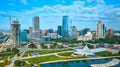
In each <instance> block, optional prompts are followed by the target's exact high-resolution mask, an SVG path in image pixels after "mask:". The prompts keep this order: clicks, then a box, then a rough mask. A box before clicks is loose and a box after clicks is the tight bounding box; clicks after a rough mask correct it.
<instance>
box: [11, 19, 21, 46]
mask: <svg viewBox="0 0 120 67" xmlns="http://www.w3.org/2000/svg"><path fill="white" fill-rule="evenodd" d="M11 31H12V41H13V45H12V47H13V48H15V47H20V24H19V21H18V20H16V21H13V24H11Z"/></svg>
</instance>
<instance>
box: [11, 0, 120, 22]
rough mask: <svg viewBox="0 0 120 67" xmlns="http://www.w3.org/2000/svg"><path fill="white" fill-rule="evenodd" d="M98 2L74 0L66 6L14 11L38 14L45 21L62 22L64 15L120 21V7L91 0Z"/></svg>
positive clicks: (95, 20) (85, 19)
mask: <svg viewBox="0 0 120 67" xmlns="http://www.w3.org/2000/svg"><path fill="white" fill-rule="evenodd" d="M89 2H97V4H95V5H92V6H91V5H90V6H85V5H86V3H85V1H74V3H73V4H71V5H68V6H65V5H61V4H57V5H54V6H47V5H46V6H43V7H34V8H33V9H31V10H24V11H22V12H18V13H17V12H15V11H12V12H11V13H12V14H13V15H14V13H15V14H16V15H19V14H20V13H21V15H25V16H29V15H30V16H31V17H32V16H35V15H38V16H40V17H41V18H42V19H41V21H43V22H49V21H54V22H55V21H56V22H61V19H62V16H63V15H69V16H71V17H72V20H73V22H97V21H99V20H101V21H104V22H106V23H107V22H109V23H115V22H120V18H119V17H120V8H114V5H106V4H105V2H104V0H89Z"/></svg>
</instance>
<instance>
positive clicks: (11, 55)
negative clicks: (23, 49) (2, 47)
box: [0, 52, 16, 60]
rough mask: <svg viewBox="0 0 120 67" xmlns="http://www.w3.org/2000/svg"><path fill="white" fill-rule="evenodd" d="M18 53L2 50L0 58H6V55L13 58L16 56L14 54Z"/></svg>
mask: <svg viewBox="0 0 120 67" xmlns="http://www.w3.org/2000/svg"><path fill="white" fill-rule="evenodd" d="M15 54H16V53H14V52H0V60H4V58H6V57H8V56H9V57H10V58H12V57H14V55H15Z"/></svg>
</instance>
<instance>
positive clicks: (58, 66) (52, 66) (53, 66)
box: [41, 58, 120, 67]
mask: <svg viewBox="0 0 120 67" xmlns="http://www.w3.org/2000/svg"><path fill="white" fill-rule="evenodd" d="M118 59H120V58H118ZM111 60H112V58H106V59H97V60H79V61H68V62H55V63H48V64H41V67H91V66H90V65H91V64H103V63H107V62H110V61H111ZM113 67H120V64H118V65H116V66H113Z"/></svg>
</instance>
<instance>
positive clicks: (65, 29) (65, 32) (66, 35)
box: [62, 16, 72, 40]
mask: <svg viewBox="0 0 120 67" xmlns="http://www.w3.org/2000/svg"><path fill="white" fill-rule="evenodd" d="M62 39H63V40H71V39H72V21H71V19H70V17H69V16H63V20H62Z"/></svg>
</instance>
